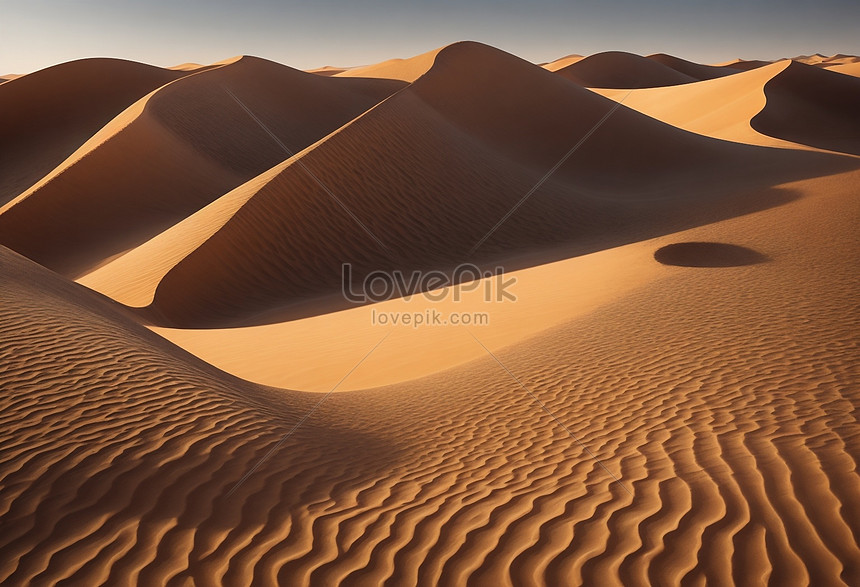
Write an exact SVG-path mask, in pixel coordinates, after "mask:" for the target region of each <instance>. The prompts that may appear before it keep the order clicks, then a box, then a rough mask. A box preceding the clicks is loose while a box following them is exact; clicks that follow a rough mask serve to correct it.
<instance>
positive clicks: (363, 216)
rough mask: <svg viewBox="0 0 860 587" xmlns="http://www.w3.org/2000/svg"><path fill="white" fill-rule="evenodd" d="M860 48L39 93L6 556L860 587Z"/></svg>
mask: <svg viewBox="0 0 860 587" xmlns="http://www.w3.org/2000/svg"><path fill="white" fill-rule="evenodd" d="M858 62H860V61H858V60H857V59H856V58H854V57H852V56H847V55H835V56H832V57H824V56H809V57H801V58H796V59H794V60H789V59H786V60H780V61H776V62H773V63H769V62H767V63H766V62H752V61H745V62H741V61H735V62H727V63H726V64H723V65H718V66H710V65H702V64H698V63H694V62H691V61H687V60H684V59H681V58H678V57H674V56H669V55H663V54H660V55H651V56H648V57H642V56H638V55H632V54H629V53H620V52H610V53H601V54H597V55H592V56H587V57H580V56H578V55H569V56H567V57H563V58H561V59H559V60H556V61H554V62H549V63H546V64H532V63H529V62H527V61H524V60H522V59H520V58H518V57H515V56H513V55H511V54H509V53H506V52H504V51H502V50H500V49H496V48H493V47H489V46H487V45H483V44H480V43H474V42H464V43H455V44H453V45H449V46H446V47H441V48H438V49H435V50H433V51H429V52H427V53H424V54H422V55H418V56H416V57H413V58H409V59H396V60H390V61H386V62H382V63H380V64H376V65H368V66H361V67H351V68H334V67H325V68H320V69H317V70H309V71H308V72H302V71H298V70H295V69H292V68H289V67H287V66H284V65H280V64H277V63H274V62H271V61H267V60H264V59H260V58H256V57H248V56H244V57H237V58H233V59H228V60H225V61H222V62H219V63H216V64H211V65H199V64H190V63H189V64H183V65H182V66H175V67H172V68H165V69H161V68H155V67H152V66H145V65H142V64H136V63H132V62H125V61H119V60H100V59H94V60H85V61H82V62H71V63H66V64H62V65H57V66H55V67H53V68H49V69H47V70H42V71H40V72H36V73H32V74H28V75H24V76H21V77H19V78H16V79H12V80H10V81H7V82H5V83H2V84H0V145H2V147H0V149H2V152H3V154H4V157H3V158H0V161H2V164H0V165H2V168H0V169H2V171H3V173H2V174H0V178H2V179H0V188H2V190H3V191H2V192H0V195H2V197H3V200H0V205H2V207H0V277H2V278H0V391H2V393H0V419H2V425H0V479H2V482H0V528H2V530H0V582H2V583H3V584H10V585H26V584H55V583H60V582H66V583H70V584H86V585H96V584H133V583H141V584H153V585H164V584H169V585H174V584H175V585H186V584H196V585H208V584H228V585H250V584H260V585H278V584H281V585H329V584H347V585H377V584H382V583H387V584H392V585H438V584H441V585H462V584H474V585H580V584H583V585H594V584H600V585H608V584H678V583H681V582H683V583H685V584H706V583H707V584H730V583H740V584H761V583H765V582H769V583H771V584H775V585H807V584H815V585H838V584H845V585H856V584H860V547H858V543H857V539H856V537H857V536H858V535H859V534H860V478H858V473H857V462H858V459H860V445H858V439H860V422H858V419H857V416H856V414H857V407H858V402H860V396H858V393H860V391H858V390H860V307H858V298H857V296H858V294H857V292H858V286H860V265H858V264H857V261H856V260H857V256H858V253H860V233H858V231H857V228H856V227H857V225H858V222H860V201H858V199H857V191H858V187H860V116H858V110H857V108H856V104H858V103H860V79H858V78H857V77H855V76H854V75H851V74H850V73H849V71H847V70H846V72H845V73H841V72H840V71H841V70H840V68H849V69H850V68H851V67H854V66H855V65H856V64H857V63H858ZM105 71H110V72H111V74H110V75H107V74H105V73H104V72H105ZM77 79H80V80H81V81H80V83H77V82H76V83H71V82H72V81H73V80H77ZM72 88H73V89H74V91H72ZM500 97H504V99H500ZM4 105H5V106H6V107H5V108H4V107H2V106H4ZM10 112H14V113H15V114H14V115H12V114H9V113H10ZM7 153H8V154H10V155H9V157H6V154H7ZM556 166H557V167H556ZM549 171H552V173H548V172H549ZM535 186H539V187H538V189H536V190H535V191H534V192H533V193H531V195H530V197H528V198H525V199H523V196H524V195H526V194H529V193H530V190H531V189H532V188H534V187H535ZM491 229H494V230H493V231H492V234H491V235H490V236H488V237H487V236H486V235H487V234H488V231H491ZM485 237H486V238H485ZM465 262H468V263H472V264H474V265H475V266H478V267H480V268H481V269H482V270H494V269H496V268H503V269H504V275H503V276H502V277H501V278H503V279H508V280H514V283H513V285H512V286H511V288H510V291H511V293H513V294H514V296H515V298H516V299H505V300H499V299H496V298H495V297H494V298H493V299H488V296H487V295H486V292H487V291H491V290H493V287H494V285H497V284H498V282H499V279H500V277H498V276H486V277H483V278H481V279H479V280H474V281H473V280H468V281H467V283H462V284H460V286H459V287H451V286H449V287H447V288H441V289H440V288H424V289H422V288H421V287H412V288H411V289H409V291H408V292H401V293H408V294H409V295H406V296H403V295H396V296H393V297H392V298H391V299H387V300H384V301H378V302H376V303H366V304H356V303H353V302H350V301H348V300H346V299H345V298H344V296H343V294H342V286H343V284H342V282H341V280H342V265H343V264H344V263H350V264H351V267H352V271H353V273H352V274H351V275H352V279H353V281H351V282H350V283H348V284H347V285H348V286H350V287H358V286H359V285H360V283H361V281H362V279H363V278H364V277H366V276H368V275H371V274H372V273H373V272H374V271H377V270H382V271H393V270H399V271H404V272H408V271H415V270H420V271H431V270H437V271H444V272H449V271H452V270H453V269H454V268H455V267H457V266H458V265H459V264H461V263H465ZM466 286H469V288H468V289H470V291H468V292H466V293H463V296H462V299H460V300H459V301H455V293H456V292H457V291H460V290H461V289H467V288H466ZM430 296H436V297H437V298H440V299H437V300H432V299H429V297H430ZM432 311H438V312H441V313H443V314H445V315H451V314H452V313H454V312H458V313H461V314H464V315H472V316H474V315H477V314H480V313H485V314H486V315H487V316H488V317H489V322H488V323H486V324H470V325H465V326H464V325H462V324H451V323H449V324H445V325H436V326H429V325H427V326H423V327H414V326H413V325H403V324H399V325H396V326H395V325H391V324H385V325H382V324H379V323H374V322H373V316H378V315H380V314H385V315H392V314H395V313H401V314H402V313H411V314H421V315H425V314H426V313H427V312H432Z"/></svg>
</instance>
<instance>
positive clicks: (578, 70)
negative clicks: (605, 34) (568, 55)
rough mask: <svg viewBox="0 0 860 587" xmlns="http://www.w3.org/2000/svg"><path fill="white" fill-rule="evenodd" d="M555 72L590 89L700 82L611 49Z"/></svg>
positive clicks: (678, 72) (641, 58)
mask: <svg viewBox="0 0 860 587" xmlns="http://www.w3.org/2000/svg"><path fill="white" fill-rule="evenodd" d="M555 72H556V73H557V74H558V75H560V76H562V77H564V78H566V79H569V80H571V81H573V82H576V83H578V84H579V85H581V86H586V87H588V88H653V87H656V86H674V85H678V84H687V83H690V82H693V81H697V79H700V78H697V77H693V76H691V75H689V74H686V73H682V72H681V71H679V70H678V69H675V68H674V67H671V66H669V65H666V64H664V63H662V61H661V60H659V59H648V58H645V57H641V56H639V55H634V54H632V53H623V52H621V51H609V52H606V53H597V54H596V55H590V56H589V57H585V58H583V59H580V60H578V61H576V62H575V63H572V64H571V65H568V66H566V67H562V68H560V69H557V70H555Z"/></svg>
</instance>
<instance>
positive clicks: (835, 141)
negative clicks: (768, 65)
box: [751, 62, 860, 155]
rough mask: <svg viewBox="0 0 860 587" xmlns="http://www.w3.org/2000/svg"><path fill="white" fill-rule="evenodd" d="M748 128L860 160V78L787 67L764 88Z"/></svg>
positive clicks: (805, 66) (809, 67) (822, 70)
mask: <svg viewBox="0 0 860 587" xmlns="http://www.w3.org/2000/svg"><path fill="white" fill-rule="evenodd" d="M764 91H765V95H766V96H767V107H766V108H765V109H764V110H762V111H761V112H760V113H759V114H758V115H757V116H756V117H755V118H753V120H752V122H751V124H752V127H753V128H754V129H756V130H757V131H758V132H761V133H763V134H766V135H770V136H773V137H777V138H780V139H784V140H788V141H792V142H795V143H801V144H804V145H809V146H811V147H818V148H820V149H828V150H832V151H842V152H845V153H853V154H855V155H860V109H858V108H857V104H858V103H860V79H857V78H854V77H849V76H846V75H841V74H838V73H834V72H831V71H827V70H826V69H820V68H816V67H813V66H810V65H804V64H802V63H796V62H791V64H790V65H789V66H788V67H787V68H785V70H783V71H782V72H781V73H780V74H779V75H778V76H775V77H774V78H773V79H771V80H770V81H769V82H768V83H767V84H766V85H765V87H764Z"/></svg>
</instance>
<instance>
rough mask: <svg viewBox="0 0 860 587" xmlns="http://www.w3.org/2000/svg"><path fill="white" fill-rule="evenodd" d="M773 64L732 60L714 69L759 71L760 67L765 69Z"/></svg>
mask: <svg viewBox="0 0 860 587" xmlns="http://www.w3.org/2000/svg"><path fill="white" fill-rule="evenodd" d="M771 63H773V62H772V61H762V60H760V59H732V60H731V61H725V62H723V63H715V64H714V67H731V68H733V69H738V70H740V71H749V70H750V69H757V68H759V67H764V66H765V65H770V64H771Z"/></svg>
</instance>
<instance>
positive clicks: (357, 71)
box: [333, 47, 445, 83]
mask: <svg viewBox="0 0 860 587" xmlns="http://www.w3.org/2000/svg"><path fill="white" fill-rule="evenodd" d="M444 48H445V47H439V48H438V49H433V50H432V51H427V52H426V53H422V54H420V55H416V56H414V57H409V58H407V59H389V60H387V61H383V62H381V63H374V64H372V65H365V66H362V67H351V68H349V69H345V70H343V71H340V72H338V73H335V74H333V76H334V77H371V78H378V79H392V80H400V81H404V82H410V83H411V82H414V81H415V80H417V79H418V78H419V77H421V76H422V75H424V74H425V73H427V71H428V70H429V69H430V68H431V67H433V63H434V61H435V60H436V55H438V54H439V52H440V51H442V50H443V49H444Z"/></svg>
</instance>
